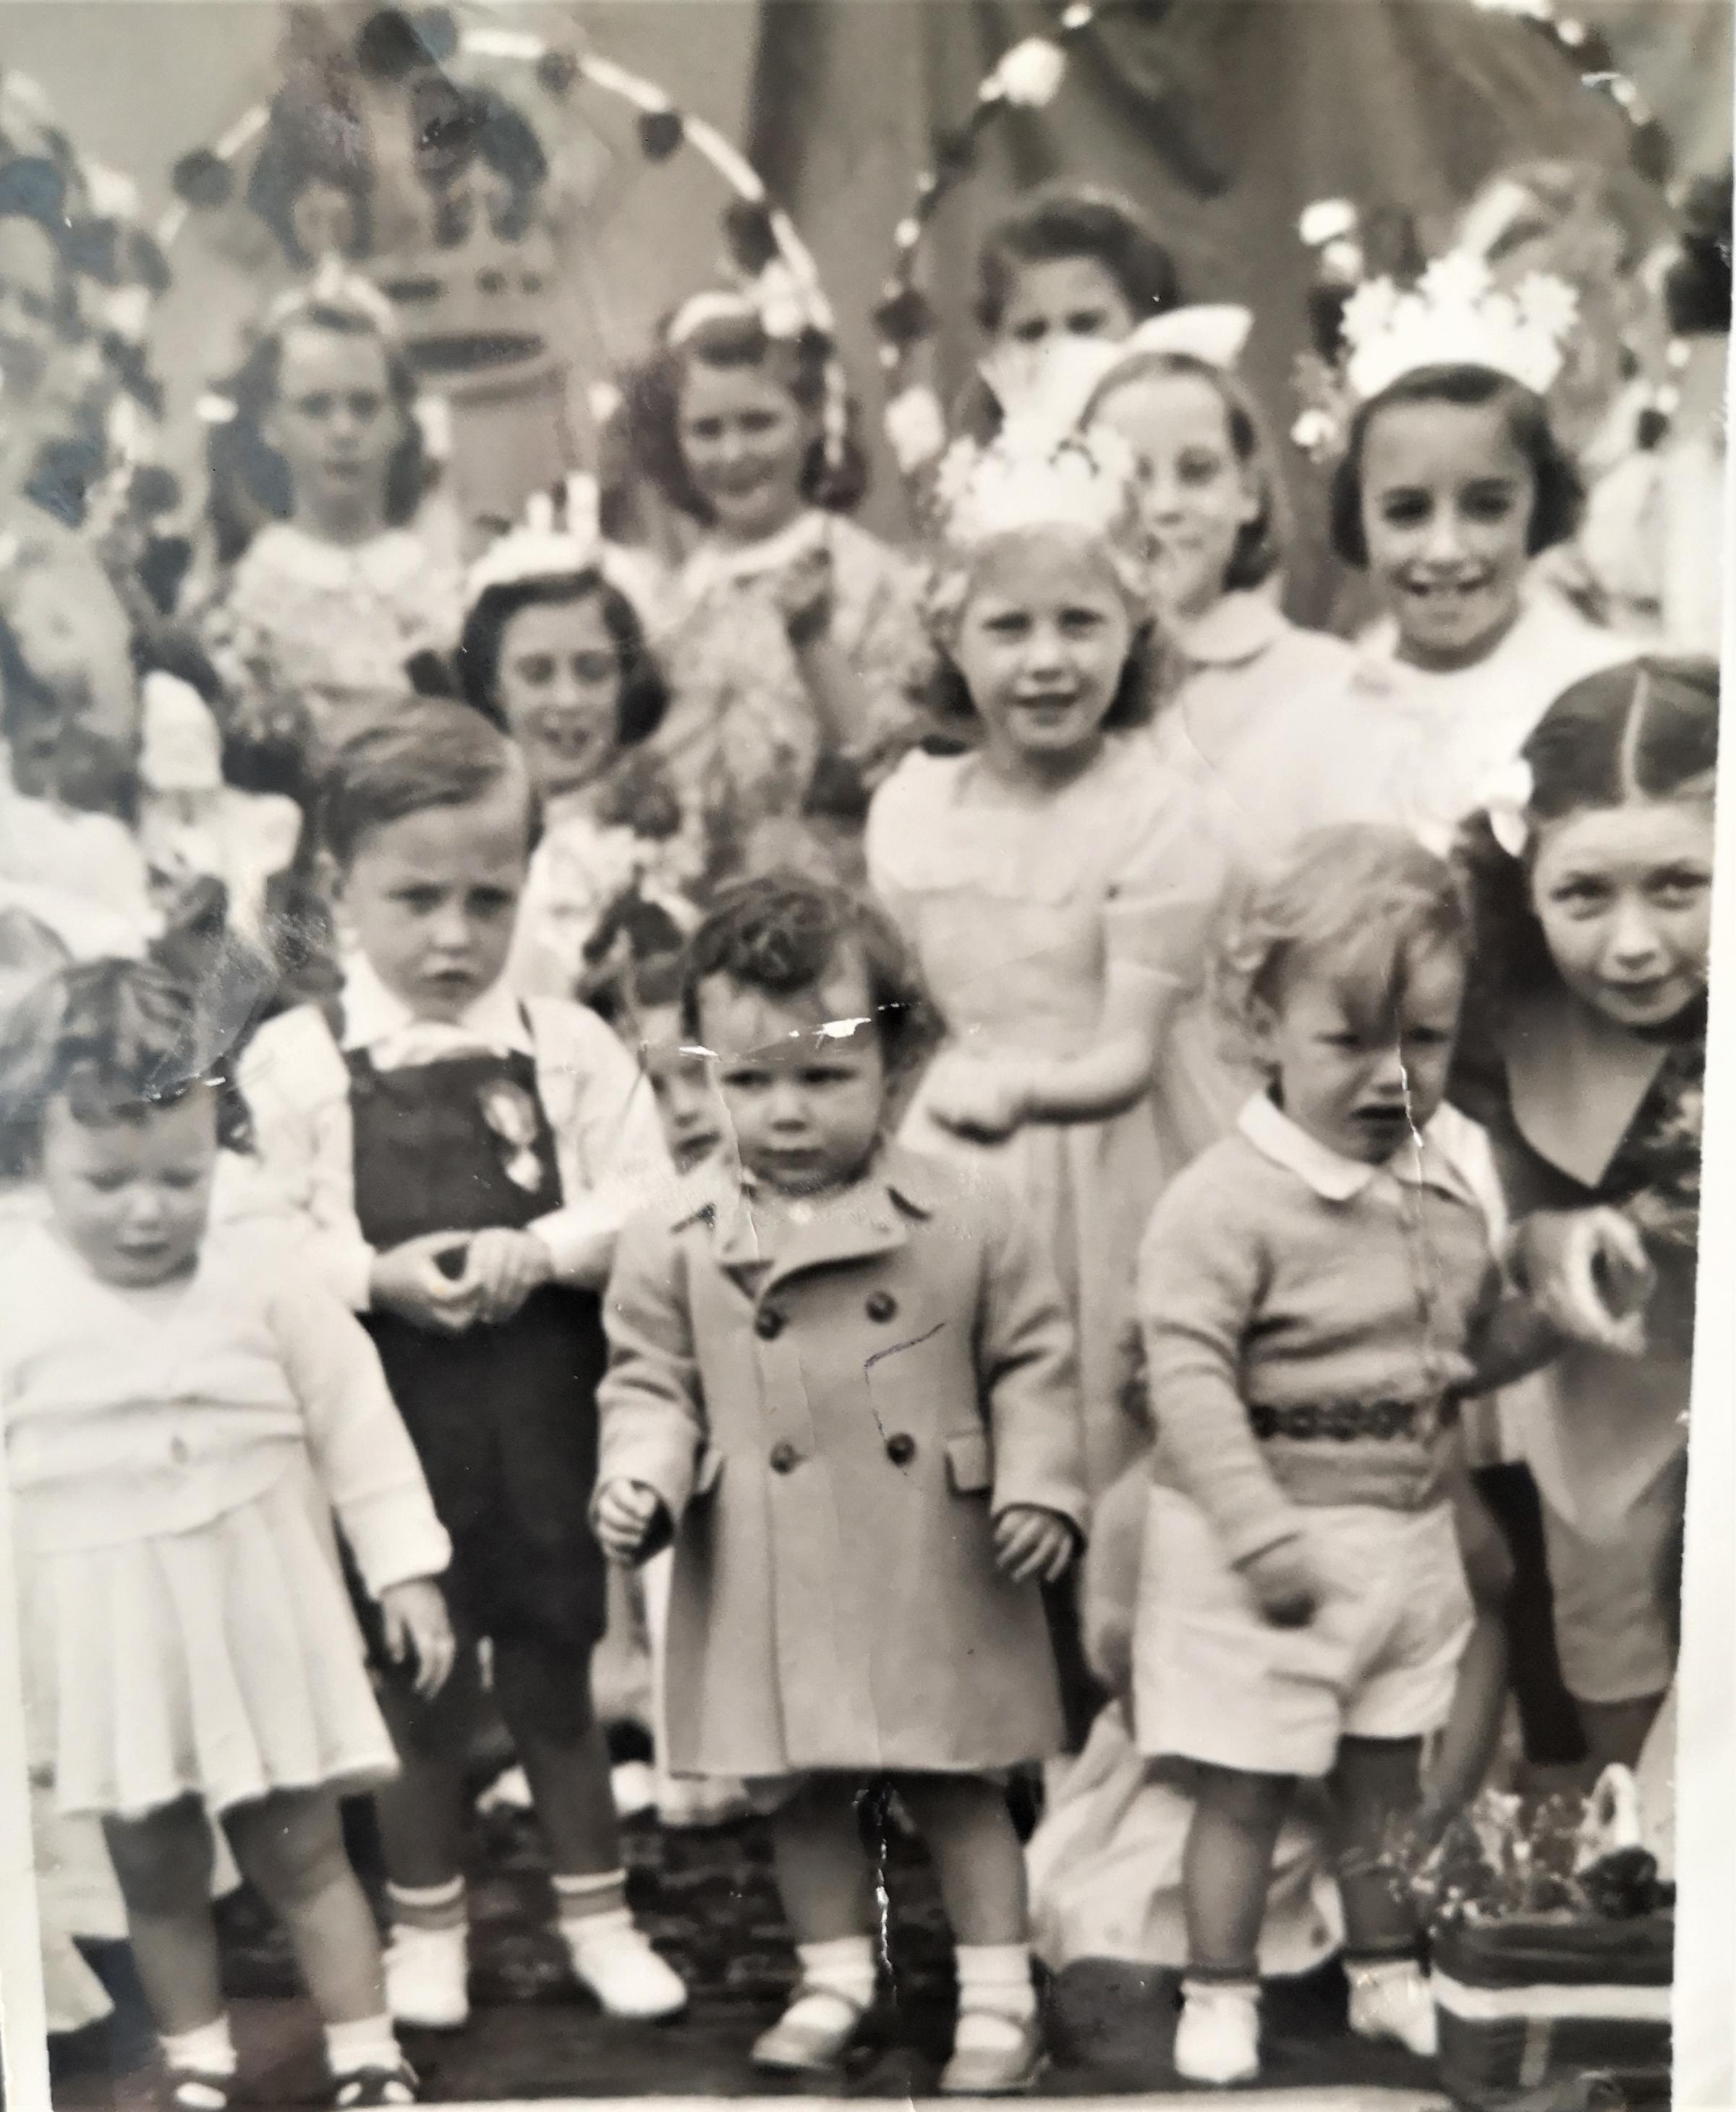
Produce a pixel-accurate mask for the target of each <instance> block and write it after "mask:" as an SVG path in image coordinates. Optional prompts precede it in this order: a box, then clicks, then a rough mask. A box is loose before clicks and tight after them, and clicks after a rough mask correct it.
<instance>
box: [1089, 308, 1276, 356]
mask: <svg viewBox="0 0 1736 2112" xmlns="http://www.w3.org/2000/svg"><path fill="white" fill-rule="evenodd" d="M1253 327H1254V314H1253V311H1252V310H1251V308H1239V307H1235V306H1233V304H1232V303H1228V302H1201V303H1197V304H1196V305H1195V306H1193V307H1185V308H1171V309H1169V311H1168V312H1167V313H1165V314H1164V315H1160V316H1152V317H1151V318H1150V321H1146V322H1142V323H1141V325H1139V327H1138V328H1137V330H1135V331H1134V333H1133V335H1132V336H1131V337H1130V338H1128V339H1125V340H1124V341H1123V343H1122V344H1120V345H1119V346H1118V347H1117V348H1116V350H1117V352H1118V353H1119V357H1118V358H1117V360H1116V362H1115V363H1116V365H1117V366H1119V365H1120V363H1121V361H1122V360H1123V359H1128V358H1131V357H1132V356H1133V355H1134V354H1135V353H1143V352H1161V353H1172V354H1173V355H1175V356H1176V357H1179V358H1182V359H1197V360H1198V361H1199V362H1200V363H1201V366H1215V367H1219V368H1220V369H1222V370H1223V371H1225V372H1228V371H1229V370H1230V369H1232V368H1233V366H1235V364H1236V362H1237V360H1238V359H1240V358H1241V357H1242V348H1243V347H1244V346H1245V345H1246V344H1247V341H1248V333H1249V332H1250V331H1251V330H1252V329H1253Z"/></svg>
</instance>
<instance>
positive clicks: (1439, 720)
mask: <svg viewBox="0 0 1736 2112" xmlns="http://www.w3.org/2000/svg"><path fill="white" fill-rule="evenodd" d="M1582 508H1583V487H1582V485H1581V483H1580V480H1579V472H1578V471H1577V470H1576V469H1575V468H1574V464H1573V462H1572V461H1571V460H1570V457H1568V456H1567V454H1566V453H1565V452H1564V451H1563V449H1562V448H1561V444H1560V443H1559V441H1558V440H1557V439H1556V436H1555V434H1554V433H1553V431H1552V430H1551V426H1550V422H1549V413H1548V411H1547V407H1545V405H1544V403H1543V401H1542V398H1540V397H1538V396H1537V395H1535V394H1533V392H1532V391H1531V390H1530V389H1527V388H1525V387H1524V386H1523V385H1521V384H1520V383H1519V382H1518V381H1515V380H1511V379H1510V378H1509V377H1508V376H1505V375H1502V374H1499V373H1497V372H1496V371H1494V370H1493V369H1492V368H1490V367H1486V366H1470V365H1456V366H1425V367H1421V368H1417V369H1415V370H1413V371H1410V372H1409V373H1406V374H1405V375H1403V376H1401V377H1400V378H1399V379H1398V380H1395V381H1394V382H1393V383H1392V385H1390V386H1389V387H1388V388H1387V389H1383V391H1381V393H1380V394H1378V395H1376V396H1374V397H1371V398H1369V400H1368V401H1366V402H1365V403H1363V404H1361V405H1360V407H1359V408H1358V409H1357V411H1356V415H1355V417H1354V419H1353V421H1352V422H1351V430H1350V435H1349V441H1348V445H1347V447H1346V452H1345V454H1344V457H1343V459H1342V461H1341V462H1339V464H1338V466H1337V470H1336V471H1335V472H1334V476H1333V489H1332V535H1333V548H1335V549H1336V551H1337V554H1338V555H1339V556H1340V557H1341V558H1342V559H1343V560H1344V562H1346V564H1348V565H1351V566H1353V567H1356V569H1358V570H1359V571H1363V572H1365V573H1366V574H1367V576H1368V580H1369V586H1370V588H1371V589H1372V590H1373V593H1374V598H1375V599H1376V601H1377V602H1378V604H1379V606H1380V608H1381V609H1382V611H1383V613H1382V616H1381V618H1380V620H1379V621H1378V622H1377V624H1376V625H1375V626H1374V629H1373V630H1372V632H1371V633H1370V634H1369V637H1368V639H1367V640H1366V645H1367V651H1366V653H1365V656H1364V658H1363V660H1362V662H1361V664H1360V665H1359V666H1358V667H1357V668H1356V670H1355V671H1354V672H1353V674H1352V676H1351V687H1352V690H1353V693H1354V695H1355V696H1356V699H1358V700H1359V701H1360V703H1361V705H1362V706H1363V707H1364V708H1365V709H1366V711H1367V713H1368V715H1369V718H1370V719H1371V720H1372V721H1377V722H1378V724H1377V726H1376V727H1375V729H1374V731H1376V732H1377V733H1378V735H1380V736H1381V738H1380V739H1378V740H1376V741H1375V742H1374V744H1373V747H1372V748H1371V749H1370V751H1369V755H1368V756H1367V757H1365V758H1364V761H1365V762H1366V763H1369V764H1371V763H1372V759H1373V757H1374V754H1375V753H1378V751H1379V749H1381V748H1383V747H1384V748H1386V749H1387V754H1386V756H1385V758H1383V767H1384V768H1385V769H1386V770H1387V772H1388V782H1387V785H1386V786H1385V788H1384V790H1383V796H1390V797H1391V798H1392V799H1394V800H1395V801H1396V802H1397V811H1398V812H1399V813H1400V814H1401V816H1402V817H1403V818H1404V819H1405V820H1406V821H1407V822H1410V824H1411V825H1412V826H1415V827H1416V828H1417V829H1418V830H1419V832H1420V833H1421V834H1423V835H1424V836H1425V837H1428V838H1429V839H1430V840H1433V841H1434V842H1435V843H1436V844H1437V846H1438V847H1442V848H1444V845H1445V843H1446V842H1447V840H1448V839H1450V836H1451V831H1452V830H1453V828H1454V827H1455V826H1456V824H1457V823H1458V822H1459V820H1460V817H1462V816H1464V815H1465V814H1466V813H1467V812H1469V810H1470V808H1472V806H1473V805H1474V803H1475V802H1476V799H1477V794H1478V791H1479V787H1480V786H1481V785H1482V784H1483V781H1485V779H1487V778H1488V776H1490V775H1491V773H1492V772H1494V771H1496V770H1498V769H1499V768H1500V767H1501V765H1503V764H1505V763H1506V762H1510V760H1511V758H1513V757H1514V756H1515V754H1516V753H1518V751H1519V749H1520V744H1522V743H1523V741H1524V739H1525V737H1526V735H1528V734H1529V732H1530V731H1531V729H1532V727H1533V726H1535V725H1536V724H1537V721H1538V719H1539V718H1541V717H1542V714H1543V712H1544V709H1545V708H1546V707H1547V704H1548V703H1549V700H1550V699H1551V697H1553V696H1555V695H1556V694H1557V693H1558V692H1559V690H1561V686H1562V685H1563V683H1564V682H1569V681H1572V680H1575V679H1576V678H1577V677H1578V676H1581V675H1587V674H1590V673H1591V672H1592V671H1593V670H1594V669H1596V668H1598V667H1607V666H1608V665H1610V664H1611V662H1614V661H1616V660H1619V659H1620V658H1623V657H1624V655H1625V654H1626V653H1630V652H1631V651H1632V650H1633V645H1632V642H1631V641H1624V640H1622V639H1621V638H1620V637H1618V636H1616V635H1615V634H1613V633H1611V632H1610V631H1606V630H1599V629H1597V627H1596V626H1593V625H1592V624H1591V623H1590V622H1588V621H1587V620H1586V619H1585V618H1584V617H1582V616H1580V615H1579V613H1578V612H1577V611H1576V610H1574V608H1571V607H1570V605H1568V604H1567V603H1565V602H1564V601H1563V600H1562V599H1561V596H1560V595H1559V594H1556V593H1555V592H1553V591H1551V590H1547V589H1544V588H1542V586H1541V585H1539V586H1538V588H1537V589H1535V590H1533V589H1532V588H1531V586H1530V585H1529V582H1528V574H1529V571H1530V567H1531V561H1532V560H1533V558H1536V557H1538V555H1539V554H1540V553H1542V552H1543V551H1545V550H1548V549H1551V548H1554V547H1555V546H1556V544H1560V543H1563V542H1565V541H1566V540H1567V539H1569V538H1570V536H1571V535H1573V534H1574V531H1575V530H1576V529H1577V527H1578V526H1579V518H1580V514H1581V511H1582ZM1377 811H1378V804H1377ZM1388 811H1390V810H1388Z"/></svg>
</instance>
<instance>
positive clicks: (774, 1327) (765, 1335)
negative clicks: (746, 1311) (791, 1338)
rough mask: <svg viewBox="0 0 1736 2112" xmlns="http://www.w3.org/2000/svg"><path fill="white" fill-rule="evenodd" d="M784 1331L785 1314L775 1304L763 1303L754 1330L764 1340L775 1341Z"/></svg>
mask: <svg viewBox="0 0 1736 2112" xmlns="http://www.w3.org/2000/svg"><path fill="white" fill-rule="evenodd" d="M783 1331H784V1316H783V1314H782V1313H780V1312H779V1311H778V1309H777V1307H776V1306H775V1305H762V1306H761V1307H760V1309H759V1315H758V1317H757V1318H755V1320H754V1333H755V1334H756V1335H757V1336H759V1339H760V1340H761V1341H762V1342H774V1341H776V1340H777V1337H778V1336H780V1335H781V1334H782V1332H783Z"/></svg>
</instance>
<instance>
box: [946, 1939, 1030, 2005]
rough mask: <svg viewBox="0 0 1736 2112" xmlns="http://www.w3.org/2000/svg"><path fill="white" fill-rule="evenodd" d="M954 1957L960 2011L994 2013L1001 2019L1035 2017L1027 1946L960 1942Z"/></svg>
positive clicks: (1022, 1944)
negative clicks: (989, 2011)
mask: <svg viewBox="0 0 1736 2112" xmlns="http://www.w3.org/2000/svg"><path fill="white" fill-rule="evenodd" d="M953 1955H954V1957H955V1960H956V1961H957V1964H958V1969H959V2008H960V2009H961V2010H994V2011H996V2014H999V2015H1000V2016H1003V2017H1019V2018H1023V2017H1034V2016H1035V2015H1036V2014H1037V1988H1036V1987H1035V1985H1034V1984H1033V1982H1032V1978H1031V1947H1030V1946H1029V1945H1028V1944H1024V1943H961V1944H959V1946H958V1947H957V1949H956V1950H955V1952H954V1954H953Z"/></svg>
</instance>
